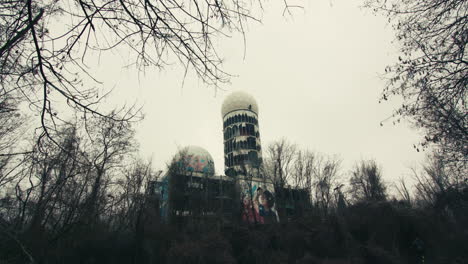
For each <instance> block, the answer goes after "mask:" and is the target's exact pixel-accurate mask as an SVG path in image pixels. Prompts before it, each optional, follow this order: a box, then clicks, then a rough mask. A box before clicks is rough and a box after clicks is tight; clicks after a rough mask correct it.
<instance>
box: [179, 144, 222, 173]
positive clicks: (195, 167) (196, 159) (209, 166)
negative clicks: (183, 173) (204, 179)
mask: <svg viewBox="0 0 468 264" xmlns="http://www.w3.org/2000/svg"><path fill="white" fill-rule="evenodd" d="M176 160H177V162H179V164H181V165H183V166H184V167H185V169H186V170H187V171H189V172H199V173H208V174H209V175H214V162H213V158H212V157H211V155H210V153H209V152H208V151H207V150H206V149H204V148H202V147H199V146H187V147H185V148H182V149H181V150H180V151H179V152H178V153H177V155H176Z"/></svg>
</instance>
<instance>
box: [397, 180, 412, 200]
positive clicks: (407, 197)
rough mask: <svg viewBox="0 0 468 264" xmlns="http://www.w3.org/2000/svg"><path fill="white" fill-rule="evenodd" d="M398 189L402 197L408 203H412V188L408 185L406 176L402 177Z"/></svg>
mask: <svg viewBox="0 0 468 264" xmlns="http://www.w3.org/2000/svg"><path fill="white" fill-rule="evenodd" d="M396 189H397V191H398V193H399V194H400V196H401V198H402V199H403V201H405V202H406V203H407V204H411V202H412V200H411V194H410V189H409V188H408V187H407V186H406V182H405V179H404V178H400V179H399V181H398V183H397V186H396Z"/></svg>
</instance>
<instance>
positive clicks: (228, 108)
mask: <svg viewBox="0 0 468 264" xmlns="http://www.w3.org/2000/svg"><path fill="white" fill-rule="evenodd" d="M235 110H251V111H253V112H255V113H256V114H257V115H258V105H257V101H255V98H253V96H251V95H250V94H248V93H246V92H242V91H236V92H232V93H231V94H229V95H228V96H227V97H226V99H224V102H223V106H222V107H221V113H222V115H223V117H224V116H225V115H226V114H228V113H229V112H232V111H235Z"/></svg>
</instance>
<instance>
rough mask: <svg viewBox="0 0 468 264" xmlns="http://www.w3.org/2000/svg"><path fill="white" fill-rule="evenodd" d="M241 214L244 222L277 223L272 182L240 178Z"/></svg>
mask: <svg viewBox="0 0 468 264" xmlns="http://www.w3.org/2000/svg"><path fill="white" fill-rule="evenodd" d="M240 189H241V202H242V204H241V205H242V206H241V216H242V221H243V222H245V223H250V224H254V223H259V224H271V223H278V222H279V217H278V212H277V211H276V203H275V195H274V194H275V193H274V189H273V184H265V183H264V182H257V181H245V180H240Z"/></svg>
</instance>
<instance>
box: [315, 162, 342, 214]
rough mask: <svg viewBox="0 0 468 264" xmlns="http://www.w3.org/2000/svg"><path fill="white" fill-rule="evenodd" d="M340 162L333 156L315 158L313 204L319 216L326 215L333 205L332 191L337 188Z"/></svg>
mask: <svg viewBox="0 0 468 264" xmlns="http://www.w3.org/2000/svg"><path fill="white" fill-rule="evenodd" d="M340 165H341V160H339V159H338V158H336V157H334V156H328V157H327V156H323V155H321V156H317V157H316V159H315V164H314V180H313V182H312V184H313V189H312V190H313V192H314V203H315V205H316V206H317V207H318V209H319V210H320V212H321V214H323V215H326V214H328V212H329V210H330V207H331V206H332V205H333V203H334V202H335V201H334V195H333V190H334V189H335V187H336V186H337V184H338V182H337V180H338V178H339V170H340Z"/></svg>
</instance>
